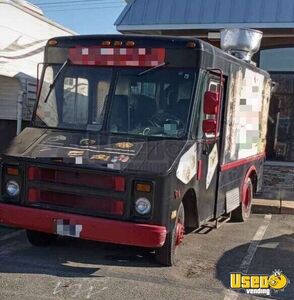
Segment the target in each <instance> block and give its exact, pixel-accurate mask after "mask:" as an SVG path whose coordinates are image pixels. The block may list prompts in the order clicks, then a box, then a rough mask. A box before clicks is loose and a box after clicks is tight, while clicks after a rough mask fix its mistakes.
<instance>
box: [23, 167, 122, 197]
mask: <svg viewBox="0 0 294 300" xmlns="http://www.w3.org/2000/svg"><path fill="white" fill-rule="evenodd" d="M28 180H29V181H43V182H50V183H61V184H71V185H78V186H87V187H94V188H101V189H106V190H114V191H116V192H123V191H124V190H125V180H124V177H121V176H112V175H105V174H103V175H102V174H90V173H85V172H77V171H76V172H75V171H65V170H55V169H48V168H39V167H29V168H28Z"/></svg>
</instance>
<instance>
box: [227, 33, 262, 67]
mask: <svg viewBox="0 0 294 300" xmlns="http://www.w3.org/2000/svg"><path fill="white" fill-rule="evenodd" d="M262 35H263V33H262V32H261V31H258V30H254V29H245V28H228V29H223V30H221V48H222V49H223V50H224V51H226V52H228V53H229V54H231V55H233V56H235V57H237V58H239V59H242V60H245V61H247V62H251V58H252V56H253V54H254V53H256V52H258V50H259V48H260V44H261V39H262Z"/></svg>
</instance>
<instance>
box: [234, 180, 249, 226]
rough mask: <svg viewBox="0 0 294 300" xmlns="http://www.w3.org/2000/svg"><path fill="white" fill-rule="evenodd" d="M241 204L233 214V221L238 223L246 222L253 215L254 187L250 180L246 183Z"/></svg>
mask: <svg viewBox="0 0 294 300" xmlns="http://www.w3.org/2000/svg"><path fill="white" fill-rule="evenodd" d="M241 195H242V198H241V203H240V206H239V207H238V208H236V209H235V210H234V211H233V212H232V216H231V219H232V220H233V221H238V222H246V221H247V220H248V219H249V217H250V214H251V207H252V198H253V185H252V181H251V179H250V178H248V179H247V181H246V182H245V183H244V187H243V191H242V194H241Z"/></svg>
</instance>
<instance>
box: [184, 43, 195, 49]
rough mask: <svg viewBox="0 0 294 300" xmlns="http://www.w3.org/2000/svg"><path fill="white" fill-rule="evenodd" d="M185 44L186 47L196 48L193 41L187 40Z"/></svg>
mask: <svg viewBox="0 0 294 300" xmlns="http://www.w3.org/2000/svg"><path fill="white" fill-rule="evenodd" d="M186 46H187V48H192V49H193V48H196V43H195V42H188V43H187V45H186Z"/></svg>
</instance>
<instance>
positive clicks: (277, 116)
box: [266, 74, 294, 161]
mask: <svg viewBox="0 0 294 300" xmlns="http://www.w3.org/2000/svg"><path fill="white" fill-rule="evenodd" d="M271 77H272V80H273V81H275V82H277V84H278V86H277V88H276V90H275V91H274V93H273V94H272V98H271V105H270V112H269V120H268V135H267V150H266V153H267V159H269V160H281V161H294V74H271Z"/></svg>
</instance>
